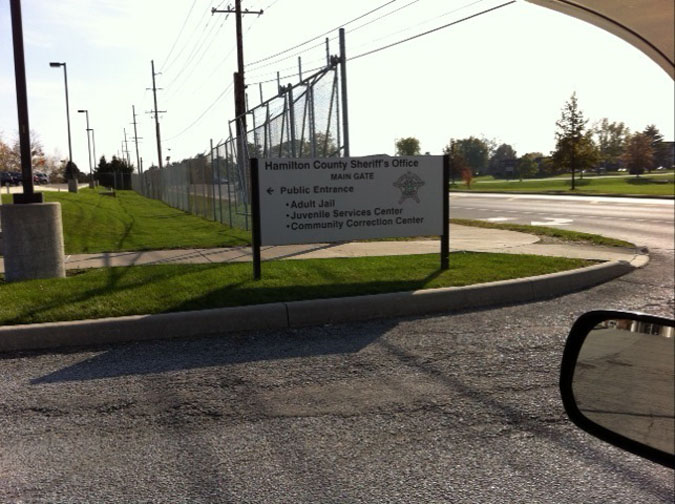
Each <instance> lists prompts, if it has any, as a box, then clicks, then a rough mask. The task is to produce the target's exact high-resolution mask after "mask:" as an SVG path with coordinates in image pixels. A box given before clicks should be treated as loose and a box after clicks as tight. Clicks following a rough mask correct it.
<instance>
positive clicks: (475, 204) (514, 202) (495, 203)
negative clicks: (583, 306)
mask: <svg viewBox="0 0 675 504" xmlns="http://www.w3.org/2000/svg"><path fill="white" fill-rule="evenodd" d="M450 217H451V218H458V219H484V220H492V221H493V222H512V223H515V224H533V225H542V226H553V227H556V226H557V227H562V228H564V229H571V230H574V231H584V232H587V233H596V234H601V235H605V236H609V237H612V238H620V239H623V240H627V241H631V242H633V243H635V244H637V245H646V246H647V247H649V248H650V249H664V250H673V243H674V241H675V223H674V221H675V208H674V207H673V200H672V199H671V200H665V199H651V198H650V199H646V198H616V197H601V196H598V197H587V196H545V195H514V194H469V193H452V194H451V196H450Z"/></svg>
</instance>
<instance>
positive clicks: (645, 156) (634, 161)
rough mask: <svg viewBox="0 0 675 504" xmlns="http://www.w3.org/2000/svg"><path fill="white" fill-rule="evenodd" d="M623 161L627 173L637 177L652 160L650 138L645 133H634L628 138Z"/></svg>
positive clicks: (650, 164)
mask: <svg viewBox="0 0 675 504" xmlns="http://www.w3.org/2000/svg"><path fill="white" fill-rule="evenodd" d="M624 161H625V163H626V167H627V168H628V173H630V174H631V175H635V176H636V177H639V176H640V175H642V174H643V173H644V172H645V169H647V167H648V166H652V163H653V162H654V153H653V150H652V144H651V138H650V137H649V136H648V135H646V134H645V133H635V134H634V135H633V136H631V137H630V139H629V140H628V145H627V146H626V152H625V154H624Z"/></svg>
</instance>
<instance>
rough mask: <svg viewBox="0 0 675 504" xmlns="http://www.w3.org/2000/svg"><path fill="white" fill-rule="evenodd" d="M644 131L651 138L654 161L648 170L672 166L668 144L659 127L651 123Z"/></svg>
mask: <svg viewBox="0 0 675 504" xmlns="http://www.w3.org/2000/svg"><path fill="white" fill-rule="evenodd" d="M642 133H643V134H644V135H646V136H647V138H649V144H650V145H651V147H652V156H653V158H652V163H651V165H650V166H649V167H648V168H647V170H648V171H652V170H653V169H656V168H658V167H659V166H666V167H668V168H670V166H668V164H669V163H668V161H669V159H670V156H669V153H668V146H667V145H666V144H665V143H664V142H663V135H662V134H661V132H660V131H659V130H658V128H657V127H656V126H655V125H653V124H650V125H649V126H647V127H646V128H645V129H644V131H643V132H642Z"/></svg>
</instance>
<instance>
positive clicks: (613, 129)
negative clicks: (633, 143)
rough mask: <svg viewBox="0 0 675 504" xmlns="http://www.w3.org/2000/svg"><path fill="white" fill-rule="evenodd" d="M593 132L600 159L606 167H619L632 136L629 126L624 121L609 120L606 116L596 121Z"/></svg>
mask: <svg viewBox="0 0 675 504" xmlns="http://www.w3.org/2000/svg"><path fill="white" fill-rule="evenodd" d="M593 133H594V134H595V138H596V140H597V146H598V161H599V162H600V163H601V164H602V166H603V168H605V169H607V168H610V169H616V168H618V167H619V164H620V162H621V159H622V156H623V153H624V150H625V148H626V141H627V139H628V137H629V136H630V130H629V129H628V127H627V126H626V125H625V124H624V123H622V122H609V120H608V119H607V118H606V117H605V118H603V119H602V120H601V121H599V122H596V123H595V125H594V126H593Z"/></svg>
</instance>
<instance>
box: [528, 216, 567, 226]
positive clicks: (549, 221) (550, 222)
mask: <svg viewBox="0 0 675 504" xmlns="http://www.w3.org/2000/svg"><path fill="white" fill-rule="evenodd" d="M544 218H545V219H546V221H532V222H531V223H530V225H532V226H567V225H569V224H571V223H572V222H574V220H573V219H559V218H556V217H544Z"/></svg>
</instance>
